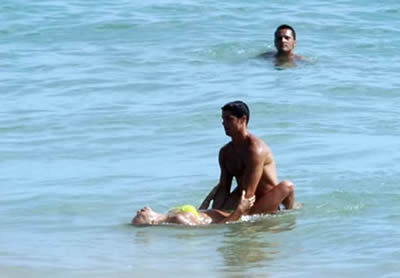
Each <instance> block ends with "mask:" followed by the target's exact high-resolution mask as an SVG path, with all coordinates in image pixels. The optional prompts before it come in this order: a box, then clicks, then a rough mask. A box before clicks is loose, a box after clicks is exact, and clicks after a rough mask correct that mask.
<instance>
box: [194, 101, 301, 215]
mask: <svg viewBox="0 0 400 278" xmlns="http://www.w3.org/2000/svg"><path fill="white" fill-rule="evenodd" d="M235 109H236V110H237V111H236V110H235ZM222 110H223V112H222V119H223V126H224V129H225V133H226V135H228V136H230V137H231V138H232V141H231V142H229V143H228V144H226V145H225V146H224V147H222V148H221V150H220V153H219V164H220V168H221V176H220V180H219V183H218V185H217V186H216V188H214V190H213V191H212V192H211V193H210V194H209V195H208V196H207V198H206V199H205V200H204V202H203V204H202V205H201V206H200V208H201V209H205V208H207V207H208V206H209V203H210V201H211V200H213V205H212V207H213V208H214V209H223V210H234V209H235V208H236V207H237V205H238V203H239V201H240V193H241V192H242V190H245V191H246V198H250V197H252V196H254V195H255V197H256V201H255V204H254V206H253V207H252V208H251V209H250V210H249V212H248V213H249V214H255V213H269V212H274V211H276V210H278V207H279V205H280V204H281V203H283V204H284V205H285V207H286V208H287V209H291V208H292V207H293V205H294V185H293V183H291V182H289V181H282V182H281V183H278V177H277V171H276V166H275V160H274V158H273V155H272V152H271V150H270V149H269V147H268V146H267V145H266V144H265V143H264V142H263V141H262V140H261V139H259V138H257V137H256V136H254V135H252V134H250V133H249V132H248V131H247V122H248V118H249V110H248V107H247V105H246V104H244V103H243V102H240V101H237V102H232V103H228V104H227V105H225V106H224V107H222ZM232 110H233V111H232ZM238 111H239V112H238ZM241 111H242V112H243V111H244V114H243V115H242V114H240V113H241ZM246 113H247V114H246ZM233 178H235V179H236V182H237V187H236V188H235V189H234V190H233V191H232V192H231V186H232V181H233Z"/></svg>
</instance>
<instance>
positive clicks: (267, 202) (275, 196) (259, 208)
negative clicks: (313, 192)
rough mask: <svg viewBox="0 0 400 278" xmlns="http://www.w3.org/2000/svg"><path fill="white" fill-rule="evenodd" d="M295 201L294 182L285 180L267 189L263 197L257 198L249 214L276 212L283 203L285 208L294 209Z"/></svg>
mask: <svg viewBox="0 0 400 278" xmlns="http://www.w3.org/2000/svg"><path fill="white" fill-rule="evenodd" d="M294 203H295V199H294V184H293V183H292V182H291V181H288V180H284V181H281V182H280V183H279V184H278V185H276V186H275V187H274V188H273V189H271V190H269V191H267V192H266V193H265V194H264V195H263V196H262V197H259V198H258V199H256V202H255V203H254V206H253V207H252V208H251V209H250V211H249V214H259V213H271V212H276V211H277V210H278V208H279V205H280V204H283V205H284V206H285V209H292V208H293V207H294Z"/></svg>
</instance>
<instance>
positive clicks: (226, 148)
mask: <svg viewBox="0 0 400 278" xmlns="http://www.w3.org/2000/svg"><path fill="white" fill-rule="evenodd" d="M231 149H232V141H231V142H229V143H226V144H225V145H223V146H222V148H221V149H220V150H219V154H220V155H223V154H226V153H227V152H230V151H231Z"/></svg>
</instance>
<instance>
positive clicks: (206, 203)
mask: <svg viewBox="0 0 400 278" xmlns="http://www.w3.org/2000/svg"><path fill="white" fill-rule="evenodd" d="M218 185H219V184H217V185H216V186H214V188H213V189H212V190H211V191H210V193H208V195H207V197H206V198H205V199H204V201H203V202H202V203H201V205H200V207H199V209H208V207H209V206H210V202H211V201H212V200H213V199H214V197H215V194H216V192H217V189H218Z"/></svg>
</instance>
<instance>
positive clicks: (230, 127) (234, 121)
mask: <svg viewBox="0 0 400 278" xmlns="http://www.w3.org/2000/svg"><path fill="white" fill-rule="evenodd" d="M245 121H246V118H245V117H242V118H238V117H236V116H234V115H232V112H231V111H222V125H223V126H224V129H225V134H226V135H228V136H232V135H233V134H235V133H236V132H237V131H238V130H239V128H240V125H241V124H243V123H244V122H245Z"/></svg>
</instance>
